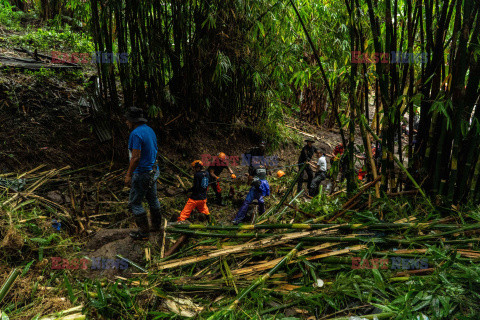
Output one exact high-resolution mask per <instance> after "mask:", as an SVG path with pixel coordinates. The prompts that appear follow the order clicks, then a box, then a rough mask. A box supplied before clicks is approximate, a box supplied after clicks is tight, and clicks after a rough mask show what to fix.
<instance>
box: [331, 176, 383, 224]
mask: <svg viewBox="0 0 480 320" xmlns="http://www.w3.org/2000/svg"><path fill="white" fill-rule="evenodd" d="M381 178H382V176H378V177H377V178H376V179H375V180H373V181H372V182H369V183H367V184H366V185H365V186H364V187H363V189H362V190H360V191H359V192H358V193H357V194H356V195H354V196H353V197H352V198H350V199H349V200H348V201H347V202H345V203H344V204H343V206H342V209H343V210H342V211H340V212H339V213H337V214H336V215H334V216H333V217H332V218H330V219H328V220H327V222H330V221H333V220H335V219H337V218H338V217H340V216H341V215H342V214H343V213H345V212H346V210H348V209H349V208H350V207H351V205H352V203H353V202H354V201H355V200H357V198H358V197H360V196H361V195H362V194H363V193H364V192H365V191H367V190H368V189H369V188H370V187H372V186H374V185H375V184H376V183H377V182H378V181H379V180H380V179H381Z"/></svg>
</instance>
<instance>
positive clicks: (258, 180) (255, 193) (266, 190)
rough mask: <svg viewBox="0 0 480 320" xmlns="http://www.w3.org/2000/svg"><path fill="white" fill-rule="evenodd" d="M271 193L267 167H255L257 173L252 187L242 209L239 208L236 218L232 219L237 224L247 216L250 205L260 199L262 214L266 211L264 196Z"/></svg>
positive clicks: (259, 207) (259, 206)
mask: <svg viewBox="0 0 480 320" xmlns="http://www.w3.org/2000/svg"><path fill="white" fill-rule="evenodd" d="M269 195H270V185H269V184H268V181H267V170H266V169H265V167H263V166H260V167H258V168H257V169H255V174H254V177H253V181H252V187H251V188H250V191H249V192H248V194H247V197H246V198H245V201H244V202H243V204H242V206H241V207H240V210H238V213H237V215H236V216H235V219H234V220H233V221H232V223H233V224H234V225H237V224H239V223H241V222H243V220H245V217H246V216H247V211H248V207H249V206H250V204H251V203H252V202H253V200H255V199H256V200H258V214H259V215H262V214H263V213H264V212H265V200H264V199H263V197H266V196H269Z"/></svg>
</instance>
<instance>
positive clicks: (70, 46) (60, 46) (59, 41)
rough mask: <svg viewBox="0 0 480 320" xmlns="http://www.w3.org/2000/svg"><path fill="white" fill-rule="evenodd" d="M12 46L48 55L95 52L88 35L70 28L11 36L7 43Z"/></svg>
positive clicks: (46, 29) (49, 29)
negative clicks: (39, 51) (52, 52)
mask: <svg viewBox="0 0 480 320" xmlns="http://www.w3.org/2000/svg"><path fill="white" fill-rule="evenodd" d="M7 43H8V44H10V45H12V46H23V47H27V48H37V49H39V50H43V51H45V52H47V53H48V54H50V53H51V51H62V52H93V51H94V48H95V47H94V46H93V43H92V42H91V40H90V38H89V37H88V36H86V35H83V34H80V33H77V32H73V31H72V30H70V27H69V26H66V27H65V29H64V30H56V29H54V28H39V29H36V30H32V29H28V28H27V32H26V33H25V34H19V35H11V36H10V37H9V38H8V41H7Z"/></svg>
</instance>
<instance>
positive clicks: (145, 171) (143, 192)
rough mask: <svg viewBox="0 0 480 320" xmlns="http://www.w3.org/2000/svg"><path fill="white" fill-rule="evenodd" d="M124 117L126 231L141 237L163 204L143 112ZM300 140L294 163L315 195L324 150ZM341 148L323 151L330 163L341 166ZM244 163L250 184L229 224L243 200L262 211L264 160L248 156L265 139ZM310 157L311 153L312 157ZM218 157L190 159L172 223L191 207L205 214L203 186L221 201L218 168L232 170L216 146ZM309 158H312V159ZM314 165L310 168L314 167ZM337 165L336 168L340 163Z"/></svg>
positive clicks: (259, 153) (243, 210)
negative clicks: (129, 225)
mask: <svg viewBox="0 0 480 320" xmlns="http://www.w3.org/2000/svg"><path fill="white" fill-rule="evenodd" d="M125 118H126V122H127V125H128V127H129V129H130V130H131V133H130V136H129V141H128V150H129V155H130V163H129V167H128V171H127V174H126V176H125V184H126V185H127V186H129V187H130V195H129V201H128V203H129V205H128V206H129V210H130V211H131V212H132V213H133V215H134V217H135V222H136V224H137V226H138V227H139V230H138V231H134V232H131V233H130V235H131V236H132V237H133V238H134V239H146V238H147V237H148V234H149V231H150V230H158V229H159V228H160V225H161V220H162V216H163V215H164V212H163V209H162V207H161V205H160V202H159V201H158V198H157V186H156V180H157V178H158V177H159V168H158V165H157V163H156V159H157V152H158V146H157V137H156V135H155V132H154V131H153V130H152V129H151V128H150V127H149V126H147V125H146V122H147V120H146V119H145V118H144V117H143V111H142V109H139V108H130V109H129V110H128V111H127V113H126V114H125ZM305 142H306V145H305V146H304V147H303V148H302V150H301V152H300V156H299V158H298V167H299V168H303V170H304V172H306V174H307V188H308V193H309V195H310V196H312V197H313V196H315V195H317V194H318V192H319V186H320V183H321V182H322V181H323V180H325V179H326V178H327V160H326V156H327V155H326V154H325V153H324V152H320V151H319V150H318V149H317V148H316V147H315V146H314V145H313V144H314V141H313V140H311V139H307V140H305ZM343 152H344V148H343V145H342V144H339V145H337V147H336V148H335V150H334V151H333V153H332V154H330V155H328V156H329V157H330V158H331V159H330V163H331V164H333V163H335V161H338V163H339V164H340V166H341V167H343V166H344V163H345V161H344V157H342V155H343ZM247 154H248V155H249V156H248V157H246V158H248V159H249V161H250V163H249V164H248V165H249V169H248V173H247V176H248V179H247V182H248V184H249V185H250V186H251V187H250V190H249V192H248V194H247V196H246V198H245V200H244V202H243V204H242V206H241V207H240V209H239V210H238V212H237V214H236V216H235V218H234V219H233V221H232V223H233V224H235V225H236V224H239V223H241V222H243V221H244V220H245V219H246V216H247V212H248V208H249V206H250V205H251V204H252V203H253V202H254V201H255V200H257V202H258V211H259V214H260V215H261V214H263V213H264V212H265V201H264V197H266V196H269V195H270V185H269V183H268V181H267V167H266V165H265V163H262V161H260V162H255V160H254V159H258V158H260V159H264V158H265V142H262V143H261V144H260V145H259V146H258V147H255V148H253V149H251V150H250V151H249V152H248V153H247ZM314 157H315V159H314ZM218 159H219V161H215V162H213V163H211V164H210V166H208V167H207V168H205V166H204V164H203V163H202V161H201V160H195V161H193V162H192V163H191V167H192V170H193V172H194V176H193V184H192V187H191V188H190V189H189V190H187V192H188V193H189V197H188V200H187V203H186V204H185V207H184V208H183V210H182V211H181V213H180V215H179V217H178V219H177V222H176V223H186V220H187V219H188V218H189V217H190V215H191V213H192V212H193V210H194V209H196V210H197V211H199V212H200V213H202V214H204V215H205V216H206V217H207V220H210V219H209V217H210V212H209V209H208V206H207V191H208V189H209V188H210V187H211V188H212V189H213V191H214V193H215V203H216V204H217V205H220V206H224V205H225V204H224V202H223V197H222V189H221V187H220V181H221V178H220V176H221V174H222V173H223V171H224V170H225V169H227V171H228V172H229V174H230V177H231V178H232V179H236V176H235V174H234V172H233V170H232V169H231V168H230V167H229V166H228V165H227V162H226V161H225V160H226V155H225V153H223V152H221V153H219V154H218ZM313 160H315V161H313ZM314 170H315V173H314ZM340 171H341V172H342V171H344V170H342V168H340ZM282 175H284V172H283V171H281V170H280V171H278V172H277V176H278V177H281V176H282ZM303 183H304V179H303V171H302V172H301V176H300V178H299V180H298V186H297V193H298V192H300V191H301V190H302V188H303ZM143 199H146V200H147V202H148V205H149V207H150V215H151V221H150V224H151V228H149V221H148V218H147V213H146V211H145V209H144V208H143V206H142V201H143Z"/></svg>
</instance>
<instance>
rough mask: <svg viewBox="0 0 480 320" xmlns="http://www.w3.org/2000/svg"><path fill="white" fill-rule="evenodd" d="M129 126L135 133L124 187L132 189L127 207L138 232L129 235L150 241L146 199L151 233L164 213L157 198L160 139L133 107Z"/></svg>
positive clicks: (130, 148) (158, 225) (128, 117)
mask: <svg viewBox="0 0 480 320" xmlns="http://www.w3.org/2000/svg"><path fill="white" fill-rule="evenodd" d="M125 118H126V123H127V126H128V128H129V129H130V130H132V132H131V133H130V136H129V139H128V151H129V156H130V164H129V167H128V171H127V174H126V175H125V185H126V186H127V187H131V188H130V195H129V200H128V208H129V210H130V212H132V213H133V215H134V217H135V222H136V224H137V226H138V228H139V230H138V231H134V232H131V233H130V236H131V237H132V238H134V239H137V240H139V239H142V240H145V239H147V238H148V233H149V228H148V218H147V212H146V211H145V209H144V208H143V206H142V202H143V199H145V198H146V199H147V202H148V205H149V207H150V218H151V227H152V231H157V230H158V229H159V228H160V224H161V221H162V211H161V206H160V202H159V201H158V198H157V183H156V181H157V178H158V176H159V170H158V166H157V164H156V160H157V151H158V148H157V137H156V135H155V132H154V131H153V130H152V128H150V127H149V126H147V125H146V124H145V123H146V122H147V120H146V119H145V118H144V117H143V111H142V109H139V108H130V109H129V110H128V112H127V113H126V114H125Z"/></svg>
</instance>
